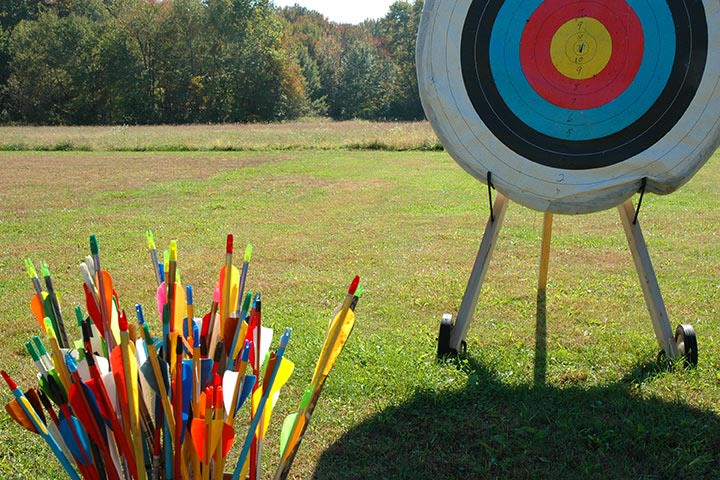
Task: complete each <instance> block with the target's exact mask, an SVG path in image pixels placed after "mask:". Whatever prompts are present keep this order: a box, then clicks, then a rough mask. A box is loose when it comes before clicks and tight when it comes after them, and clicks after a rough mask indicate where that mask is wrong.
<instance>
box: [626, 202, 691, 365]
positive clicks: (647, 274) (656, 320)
mask: <svg viewBox="0 0 720 480" xmlns="http://www.w3.org/2000/svg"><path fill="white" fill-rule="evenodd" d="M618 211H619V212H620V219H621V220H622V223H623V227H624V228H625V236H626V237H627V240H628V245H629V246H630V251H631V252H632V256H633V260H634V261H635V269H636V270H637V273H638V275H639V277H640V284H641V285H642V289H643V294H644V295H645V303H646V305H647V308H648V311H649V312H650V317H651V318H652V323H653V329H654V330H655V336H656V337H657V341H658V343H659V344H660V348H662V349H663V351H664V352H665V354H666V355H667V356H668V357H669V358H670V359H671V360H675V359H677V358H678V357H680V352H679V350H678V347H677V345H676V343H675V336H674V335H673V330H672V326H670V319H669V318H668V313H667V309H666V308H665V302H663V298H662V294H661V293H660V285H658V281H657V277H656V276H655V270H654V269H653V265H652V261H651V260H650V253H649V252H648V249H647V245H646V244H645V238H644V237H643V233H642V230H641V229H640V224H639V223H633V220H634V218H635V208H634V206H633V203H632V200H627V201H626V202H625V203H623V204H622V205H618Z"/></svg>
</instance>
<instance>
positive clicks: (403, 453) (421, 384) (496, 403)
mask: <svg viewBox="0 0 720 480" xmlns="http://www.w3.org/2000/svg"><path fill="white" fill-rule="evenodd" d="M299 125H302V124H299ZM365 127H367V128H372V129H377V128H378V127H377V125H372V124H369V126H367V125H365V126H364V125H363V124H357V125H354V126H353V127H352V128H357V129H358V130H357V132H359V131H362V130H363V129H364V128H365ZM395 127H396V128H397V129H396V130H395V131H394V133H393V134H392V135H387V134H386V133H383V132H385V131H387V130H388V129H389V128H392V124H384V126H383V127H382V128H379V129H378V130H376V131H375V133H369V134H367V133H366V137H363V142H364V144H365V146H366V147H367V148H378V146H379V145H380V147H382V145H383V144H385V146H386V147H387V148H391V147H388V145H396V144H393V143H392V142H393V141H396V140H398V139H399V141H402V139H403V136H404V135H405V134H406V132H407V135H408V136H410V135H414V134H415V133H413V132H417V131H418V129H419V130H421V131H422V132H424V133H423V135H422V138H420V137H418V139H415V140H413V141H411V142H409V143H408V145H407V146H406V147H403V148H398V149H399V150H406V149H408V148H409V150H408V151H402V152H397V151H396V152H392V151H383V150H372V151H370V150H362V149H359V150H358V149H356V148H360V147H358V146H352V145H351V143H352V142H351V141H350V140H352V137H353V136H354V135H356V133H353V132H350V133H348V132H345V133H343V135H344V137H343V138H345V137H347V138H348V139H349V140H348V141H347V142H345V143H343V144H340V143H335V144H333V143H332V142H333V141H335V140H327V139H322V138H320V139H317V138H315V137H312V139H310V140H307V141H306V142H305V143H303V141H302V138H303V137H302V134H301V133H298V134H297V135H298V137H297V138H300V140H299V143H298V144H297V145H296V146H294V147H292V148H285V147H287V145H286V144H285V143H283V142H285V141H286V140H285V139H287V138H295V136H293V135H292V134H288V133H287V132H286V130H287V129H288V128H290V127H289V126H288V125H283V126H278V127H276V128H277V129H278V133H277V139H278V142H279V143H273V141H272V138H273V135H272V133H270V134H268V136H267V138H268V139H269V140H268V142H267V143H263V145H262V146H260V147H258V148H253V149H252V151H238V152H231V151H215V152H204V151H191V152H173V151H155V152H133V151H129V152H119V151H112V150H113V148H114V147H112V145H110V146H109V147H107V146H106V147H103V145H104V144H103V145H101V144H100V143H96V144H92V145H91V147H90V148H87V149H86V150H92V151H83V152H79V151H69V152H39V151H18V152H12V151H9V152H2V153H0V166H2V169H1V170H0V185H2V189H0V329H1V330H0V332H1V333H0V338H2V343H1V344H0V349H1V350H0V352H1V353H0V365H1V366H2V368H3V369H5V370H8V371H9V372H10V373H11V374H12V375H13V376H14V377H16V379H17V380H18V382H19V383H21V384H22V386H23V387H24V388H28V387H30V386H31V385H34V384H35V382H34V375H35V372H34V367H33V365H32V362H31V360H30V358H29V356H28V355H27V354H26V352H25V350H24V347H23V344H24V342H25V341H27V340H28V339H29V338H30V337H31V336H32V335H34V334H36V333H37V332H38V325H37V322H36V321H35V320H34V319H33V317H32V316H31V314H30V310H29V308H28V302H29V299H30V295H31V293H32V285H31V283H30V281H29V279H28V278H27V275H26V273H25V271H24V267H23V264H22V260H23V258H25V257H31V258H32V259H33V260H35V262H36V264H37V263H38V262H39V261H40V260H41V259H43V260H46V261H47V262H48V263H49V265H50V269H51V271H52V273H53V275H54V281H55V285H56V288H57V289H58V290H59V291H60V292H61V295H62V298H61V303H62V307H63V311H64V312H65V316H66V317H67V318H68V319H69V320H70V319H72V318H73V315H71V312H72V310H73V308H74V307H75V305H78V304H80V303H81V302H82V301H83V297H82V279H81V276H80V274H79V268H78V264H79V262H80V261H81V260H82V259H83V257H84V256H85V255H87V254H88V253H89V251H88V244H87V237H88V235H89V234H91V233H96V234H97V235H98V238H99V241H100V248H101V256H102V260H103V265H104V267H105V268H106V269H107V270H109V271H110V273H111V274H112V276H113V279H114V282H115V288H116V290H117V292H118V294H119V297H120V302H121V304H122V306H123V307H125V308H126V309H127V310H128V311H131V310H132V306H133V305H134V304H135V303H143V304H144V305H145V306H146V310H147V311H148V312H152V311H153V308H152V305H154V299H153V290H154V289H155V287H154V277H153V273H152V269H151V266H150V260H149V255H148V253H147V250H146V245H145V238H144V232H145V230H146V229H152V230H153V231H154V232H155V235H156V240H157V241H158V244H159V246H160V248H167V245H168V244H169V241H170V240H172V239H177V240H178V245H179V267H180V269H181V275H182V279H183V282H184V283H185V284H192V285H193V286H194V288H195V292H196V295H195V296H196V305H197V307H196V310H199V311H200V312H201V313H202V314H204V313H205V311H207V310H208V308H209V305H210V301H211V289H212V286H213V284H214V283H215V281H216V280H217V276H218V271H219V269H220V267H221V266H222V263H223V260H224V242H225V236H226V234H227V233H234V234H235V238H236V244H240V245H244V244H245V243H247V242H251V243H253V244H254V246H255V250H254V254H253V259H252V264H251V267H250V276H249V288H250V289H252V290H253V291H260V292H262V294H263V300H264V302H263V315H264V320H265V321H266V322H267V324H268V325H270V326H273V327H274V328H275V329H276V331H279V330H280V329H282V328H284V327H285V326H290V327H292V328H293V339H292V341H291V343H290V346H289V348H288V351H287V355H288V356H289V357H290V358H291V359H292V360H293V361H294V362H295V364H296V370H295V374H294V376H293V377H292V379H291V380H290V382H289V383H288V385H287V387H286V388H285V389H284V390H283V392H282V395H281V398H280V401H279V403H278V406H277V408H276V411H275V413H274V417H273V422H272V428H271V431H270V433H269V439H268V443H267V447H266V448H265V465H266V472H270V471H272V470H273V468H274V466H275V465H276V464H277V457H278V455H277V447H276V445H277V437H278V430H279V426H280V424H281V420H282V418H283V417H284V416H285V415H286V414H287V413H289V412H290V411H291V410H293V409H294V408H295V407H296V405H297V402H298V401H299V399H300V396H301V393H302V390H303V389H304V387H305V385H306V384H307V382H308V381H309V379H310V377H311V375H312V370H313V367H314V364H315V360H316V358H317V356H318V354H319V350H320V346H321V344H322V341H323V336H324V332H325V328H326V326H327V322H328V320H329V317H330V315H331V313H332V311H333V309H334V308H335V306H336V305H337V304H338V303H339V302H340V301H341V300H342V297H343V294H344V290H345V288H346V287H347V283H348V282H349V281H350V280H351V279H352V277H353V276H354V275H355V274H359V275H361V276H362V277H363V283H364V285H365V294H364V297H363V299H362V300H361V302H360V305H359V307H358V309H357V317H358V318H357V323H356V327H355V331H354V333H353V335H352V337H351V338H350V340H349V342H348V344H347V347H346V350H345V351H344V352H343V355H342V356H341V357H340V359H339V361H338V363H337V365H336V368H335V370H334V371H333V372H332V374H331V376H330V378H329V380H328V383H327V386H326V389H325V391H324V396H323V398H322V399H321V402H320V403H319V406H318V408H317V410H316V415H315V417H314V418H313V422H312V425H311V428H310V429H309V432H308V435H307V437H306V440H305V442H304V443H303V446H302V448H301V450H300V454H299V455H298V458H297V460H296V462H295V466H294V468H293V471H292V475H291V477H292V478H296V479H307V478H318V479H365V478H387V479H433V480H437V479H457V478H523V479H525V478H527V479H530V478H555V479H565V478H567V479H576V478H598V479H608V478H618V479H625V478H659V479H664V478H720V325H719V324H718V320H720V187H719V186H718V185H719V184H720V159H718V158H714V159H711V160H710V162H709V163H708V164H707V166H706V167H705V168H704V169H703V170H701V171H700V172H699V173H698V175H697V176H696V177H695V178H694V179H693V180H692V181H691V182H690V183H689V184H688V185H686V186H685V187H683V188H682V189H681V190H680V191H679V192H677V193H675V194H673V195H671V196H667V197H658V196H648V197H647V198H646V199H645V202H644V205H643V208H642V211H641V215H640V221H641V223H642V226H643V229H644V232H645V236H646V240H647V241H648V244H649V248H650V252H651V255H652V258H653V261H654V264H655V267H656V270H657V273H658V277H659V282H660V286H661V289H662V291H663V294H664V297H665V300H666V303H667V307H668V311H669V314H670V317H671V321H672V323H673V326H675V325H676V324H678V323H690V324H692V325H693V326H694V327H695V330H696V332H697V334H698V340H699V344H700V347H699V351H700V365H699V367H698V368H697V369H694V370H685V369H683V368H680V367H673V368H668V367H667V366H665V365H664V364H662V363H657V362H656V357H657V353H658V345H657V343H656V340H655V337H654V335H653V331H652V327H651V322H650V318H649V315H648V313H647V310H646V308H645V303H644V300H643V297H642V292H641V289H640V285H639V282H638V279H637V275H636V273H635V270H634V266H633V263H632V258H631V256H630V253H629V251H628V249H627V244H626V241H625V237H624V234H623V231H622V227H621V225H620V221H619V218H618V215H617V212H616V211H615V210H610V211H607V212H603V213H598V214H593V215H587V216H578V217H565V216H561V217H556V221H555V231H554V238H553V248H552V254H551V263H550V282H549V287H548V293H547V314H546V317H547V318H546V324H547V326H546V329H543V328H541V329H540V330H541V331H540V335H539V336H538V331H537V328H536V327H537V326H538V323H539V324H540V325H541V326H542V323H543V322H538V309H537V305H536V284H537V273H538V263H539V252H540V237H541V233H542V214H541V213H538V212H534V211H531V210H528V209H526V208H524V207H521V206H519V205H517V204H512V205H511V206H510V209H509V211H508V213H507V217H506V223H505V227H504V229H503V231H502V232H501V234H500V241H499V244H498V247H497V250H496V255H495V258H494V260H493V262H492V264H491V267H490V270H489V274H488V277H487V282H486V285H485V287H484V288H483V291H482V295H481V297H480V300H479V304H478V308H477V311H476V314H475V318H474V321H473V324H472V326H471V328H470V332H469V335H468V339H467V340H468V353H467V355H466V356H464V357H462V358H461V359H459V360H457V361H449V362H437V361H436V359H435V350H436V336H437V330H438V325H439V321H440V318H441V316H442V314H443V313H444V312H453V313H455V312H456V311H457V308H458V306H459V304H460V300H461V298H462V294H463V292H464V288H465V284H466V281H467V278H468V276H469V272H470V269H471V267H472V263H473V261H474V258H475V255H476V252H477V247H478V245H479V242H480V239H481V237H482V233H483V229H484V227H485V223H486V221H487V218H488V214H489V213H488V206H487V191H486V190H485V187H484V186H483V185H482V184H480V183H479V182H477V181H476V180H474V179H473V178H472V177H470V176H469V175H467V174H466V173H465V172H464V171H462V170H461V169H460V168H459V167H458V166H457V165H456V164H455V163H454V162H453V161H452V159H450V157H449V156H448V155H447V154H446V153H444V152H425V151H420V150H419V149H420V148H423V147H422V145H423V144H425V143H427V144H429V145H431V144H433V142H434V141H435V140H433V137H432V135H431V134H428V133H427V132H428V130H426V129H427V128H428V127H427V125H426V124H417V125H413V124H408V125H405V126H395ZM107 128H108V129H109V128H110V127H107ZM133 128H137V129H138V130H137V132H141V131H142V129H140V128H139V127H133ZM158 128H159V127H158ZM164 128H165V129H166V131H167V136H168V138H177V135H180V134H179V133H177V132H178V131H180V130H174V129H175V128H177V129H182V128H184V127H164ZM217 128H219V127H217ZM265 128H268V129H270V130H272V128H273V127H271V126H265ZM298 128H300V130H302V128H305V127H302V126H301V127H298ZM328 128H330V129H337V128H339V127H337V126H331V127H328ZM346 128H347V127H346ZM405 129H407V130H405ZM340 130H342V129H340ZM158 131H159V130H158ZM281 131H282V133H281ZM333 131H336V130H333ZM46 132H50V133H43V135H50V134H52V135H57V134H56V133H52V130H46ZM197 132H200V130H197ZM377 132H381V133H377ZM35 133H36V134H37V133H38V131H35ZM6 134H8V131H7V130H5V129H2V128H0V138H6V137H5V135H6ZM197 134H198V135H201V133H197ZM23 135H25V137H23V138H26V139H32V138H33V134H32V132H30V133H28V132H25V133H23ZM66 135H67V136H68V137H67V138H70V137H72V135H82V132H81V131H80V130H71V131H70V132H69V133H66ZM138 135H140V133H138ZM236 135H237V136H238V137H237V138H233V139H232V140H231V141H230V143H231V144H232V145H240V144H243V143H244V142H249V143H252V141H253V140H252V138H253V137H252V136H253V134H252V133H247V132H245V133H243V132H237V131H236ZM243 135H245V136H243ZM357 135H359V133H358V134H357ZM381 135H385V136H384V137H383V136H381ZM39 136H40V135H38V137H39ZM48 138H49V137H48ZM157 138H161V137H160V136H158V137H157ZM203 138H204V137H203ZM213 138H214V137H213ZM334 138H339V137H334ZM43 141H45V142H46V143H47V144H48V145H50V144H52V145H56V144H61V143H62V142H65V141H66V140H63V139H62V135H60V136H57V137H56V136H53V137H52V138H50V139H49V140H43V139H42V138H40V140H38V142H40V143H42V142H43ZM75 141H76V140H67V142H69V143H72V142H75ZM203 141H205V140H203ZM210 141H212V140H210ZM343 141H344V140H343ZM18 142H21V141H20V140H18ZM22 142H30V140H22ZM128 142H130V143H131V144H136V143H137V142H136V140H129V141H128ZM133 142H135V143H133ZM153 142H155V143H153ZM183 142H185V143H183ZM188 142H189V141H186V140H182V139H181V140H179V141H175V140H173V144H174V145H183V144H186V143H188ZM263 142H264V140H263ZM150 143H151V144H158V141H156V140H152V141H151V142H150ZM160 143H162V142H160ZM28 144H29V143H28ZM199 144H202V145H205V144H204V143H202V142H200V143H199ZM283 145H284V146H283ZM313 145H320V147H317V148H313ZM108 148H110V150H107V149H108ZM114 149H115V150H121V148H114ZM179 149H182V148H179ZM234 149H235V148H232V150H234ZM19 150H23V149H19ZM44 150H48V149H44ZM125 150H128V149H125ZM129 150H132V149H129ZM136 150H139V148H138V149H136ZM146 150H162V149H160V148H155V149H152V148H146ZM186 150H194V149H193V148H188V149H186ZM208 150H211V149H209V148H208ZM219 150H222V149H219ZM225 150H231V149H230V148H227V149H225ZM149 321H150V323H151V326H152V329H153V330H154V331H155V332H159V330H160V323H159V320H158V319H157V316H156V315H155V316H151V318H150V320H149ZM68 323H73V322H72V321H69V322H68ZM70 332H71V334H72V335H73V336H76V335H77V329H76V328H75V327H74V325H73V326H72V327H70ZM543 339H544V341H542V340H543ZM0 399H1V400H2V401H3V402H4V403H7V402H8V401H9V400H10V399H11V395H10V393H9V392H8V391H7V390H6V389H4V390H2V393H1V394H0ZM242 434H243V435H244V431H243V432H242ZM63 475H64V474H62V472H61V470H60V468H59V465H58V463H57V462H56V461H55V460H54V459H52V458H51V455H50V453H49V450H48V448H47V447H46V446H45V445H44V444H43V443H42V442H41V441H40V440H39V438H38V437H36V436H32V435H31V434H29V433H26V432H24V431H22V430H21V429H20V427H18V426H16V425H15V424H14V423H13V422H12V421H11V420H10V419H9V417H8V416H7V415H5V414H4V413H0V478H4V479H5V478H7V479H16V478H17V479H24V478H38V479H58V478H64V477H63Z"/></svg>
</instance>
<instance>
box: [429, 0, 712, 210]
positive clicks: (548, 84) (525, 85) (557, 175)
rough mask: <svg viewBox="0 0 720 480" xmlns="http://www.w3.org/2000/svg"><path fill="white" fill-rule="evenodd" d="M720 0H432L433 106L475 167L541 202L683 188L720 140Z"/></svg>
mask: <svg viewBox="0 0 720 480" xmlns="http://www.w3.org/2000/svg"><path fill="white" fill-rule="evenodd" d="M719 26H720V2H719V1H718V0H504V1H503V0H426V2H425V8H424V12H423V17H422V22H421V25H420V32H419V35H418V51H417V64H418V82H419V86H420V94H421V98H422V101H423V106H424V107H425V111H426V113H427V115H428V118H429V119H430V122H431V123H432V125H433V128H434V129H435V131H436V132H437V134H438V136H439V137H440V139H441V141H442V142H443V144H444V145H445V147H446V148H447V150H448V151H449V153H450V154H451V155H452V156H453V158H455V160H456V161H457V162H458V163H459V164H460V165H461V166H462V167H463V168H465V169H466V170H467V171H468V172H469V173H471V174H472V175H474V176H476V177H477V178H479V179H481V180H483V181H485V180H486V178H487V173H488V172H492V178H493V184H494V185H495V186H496V187H497V188H498V190H500V191H501V192H502V193H504V194H505V195H507V196H508V197H509V198H511V199H513V200H514V201H516V202H519V203H522V204H524V205H526V206H528V207H531V208H534V209H536V210H541V211H552V212H556V213H587V212H592V211H598V210H602V209H605V208H610V207H613V206H615V205H618V204H620V203H622V202H623V201H624V200H626V199H627V198H629V197H630V196H631V195H632V194H633V193H635V192H636V191H637V190H638V188H639V186H640V183H641V181H642V179H643V178H647V188H648V190H649V191H652V192H655V193H661V194H666V193H670V192H673V191H675V190H676V189H677V188H679V187H680V186H681V185H682V184H684V183H685V182H686V181H688V180H689V179H690V178H691V177H692V175H694V173H695V172H696V171H697V170H698V169H699V168H700V167H701V166H702V165H703V164H704V163H705V162H706V161H707V159H708V158H709V157H710V155H711V154H712V153H713V152H714V151H715V149H716V148H717V147H718V144H719V143H720V131H719V130H720V129H719V128H718V120H719V117H720V84H719V80H720V33H719V31H718V30H719V29H718V27H719Z"/></svg>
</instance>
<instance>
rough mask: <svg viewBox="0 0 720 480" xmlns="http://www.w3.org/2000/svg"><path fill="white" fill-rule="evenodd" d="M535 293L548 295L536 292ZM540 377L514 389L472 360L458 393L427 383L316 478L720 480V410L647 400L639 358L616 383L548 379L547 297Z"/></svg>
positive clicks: (344, 440) (348, 439) (331, 456)
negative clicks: (641, 392) (558, 383)
mask: <svg viewBox="0 0 720 480" xmlns="http://www.w3.org/2000/svg"><path fill="white" fill-rule="evenodd" d="M538 300H543V299H541V298H539V299H538ZM537 327H538V332H537V333H538V335H537V341H536V366H535V372H534V373H535V375H534V382H533V383H534V384H533V385H520V386H517V385H507V384H504V383H503V382H501V381H500V380H499V379H498V378H497V376H496V375H495V374H494V373H493V372H492V371H490V370H489V369H488V368H486V367H485V366H483V365H481V364H479V363H478V362H477V361H476V360H474V359H473V358H472V356H469V357H465V358H464V359H462V360H459V361H457V363H455V361H450V362H449V363H448V365H447V366H446V368H456V367H457V368H463V369H464V370H465V371H467V373H468V383H467V385H466V387H465V388H464V389H462V390H461V391H456V392H452V393H448V394H438V393H436V392H431V391H420V392H419V393H417V394H416V395H415V396H414V397H413V398H412V399H411V400H410V401H409V402H407V403H405V404H403V405H400V406H397V407H392V408H388V409H387V410H385V411H383V412H380V413H379V414H377V415H376V416H374V417H372V418H370V419H368V420H367V421H365V422H364V423H362V424H360V425H358V426H357V427H356V428H354V429H352V430H350V431H349V432H347V433H346V434H345V435H344V436H343V437H341V438H340V439H339V440H338V441H337V442H336V443H335V444H334V445H332V446H331V447H330V448H329V449H328V450H327V451H326V452H325V453H324V454H323V455H322V456H321V458H320V460H319V462H318V465H317V469H316V471H315V474H314V478H316V479H333V480H339V479H367V478H381V479H432V480H439V479H463V478H470V479H485V478H504V479H506V478H512V479H516V478H523V479H545V478H552V479H580V478H583V479H585V478H598V479H616V478H617V479H638V478H647V479H650V478H652V479H666V478H667V479H678V478H693V479H696V478H702V479H713V478H715V479H718V478H720V417H718V416H717V415H715V414H714V413H712V412H711V411H702V410H699V409H696V408H692V407H689V406H687V405H685V404H683V403H681V402H680V401H678V402H667V401H663V400H660V399H641V398H638V395H637V394H635V393H634V392H635V391H636V388H637V385H638V383H639V382H642V381H644V380H647V379H649V378H651V377H652V376H654V375H655V374H656V373H658V372H659V371H661V369H662V368H663V367H662V365H658V364H655V363H649V364H643V365H638V366H637V367H636V368H634V369H633V371H632V372H631V373H629V374H628V376H627V377H626V378H625V379H623V380H622V381H620V382H618V383H617V384H612V385H607V386H597V387H592V388H582V387H578V386H570V387H562V388H558V387H554V386H548V385H546V384H545V359H546V356H545V335H546V334H545V315H544V302H543V301H539V302H538V322H537Z"/></svg>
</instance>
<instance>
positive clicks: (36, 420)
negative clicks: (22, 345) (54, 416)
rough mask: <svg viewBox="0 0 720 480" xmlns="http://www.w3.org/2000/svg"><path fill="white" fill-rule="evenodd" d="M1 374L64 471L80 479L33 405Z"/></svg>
mask: <svg viewBox="0 0 720 480" xmlns="http://www.w3.org/2000/svg"><path fill="white" fill-rule="evenodd" d="M0 374H2V377H3V379H4V380H5V383H7V385H8V388H10V391H12V393H13V395H14V396H15V399H16V400H17V401H18V403H19V404H20V406H21V408H22V409H23V411H24V412H25V415H27V417H28V418H29V419H30V421H31V422H32V424H33V426H34V427H35V429H36V430H37V432H38V433H39V434H40V436H41V437H42V438H43V440H45V442H46V443H47V444H48V446H49V447H50V449H51V450H52V452H53V453H54V454H55V456H56V457H57V459H58V460H59V461H60V464H61V465H62V467H63V468H64V469H65V472H67V474H68V475H69V476H70V478H71V479H72V480H80V477H79V476H78V474H77V472H76V471H75V469H74V468H73V466H72V465H71V464H70V460H68V458H67V457H66V456H65V454H64V453H63V452H62V450H61V449H60V446H59V445H58V443H57V442H56V441H55V439H54V438H53V437H52V436H51V435H50V433H49V432H48V430H47V428H46V426H45V423H44V422H43V421H42V419H41V418H40V417H39V416H38V414H37V412H36V411H35V409H34V408H33V406H32V405H31V404H30V402H29V401H28V399H27V397H25V394H23V392H22V391H21V390H20V389H19V388H18V386H17V384H16V383H15V382H14V381H13V380H12V378H10V376H9V375H8V374H7V372H6V371H5V370H2V371H1V372H0Z"/></svg>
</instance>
